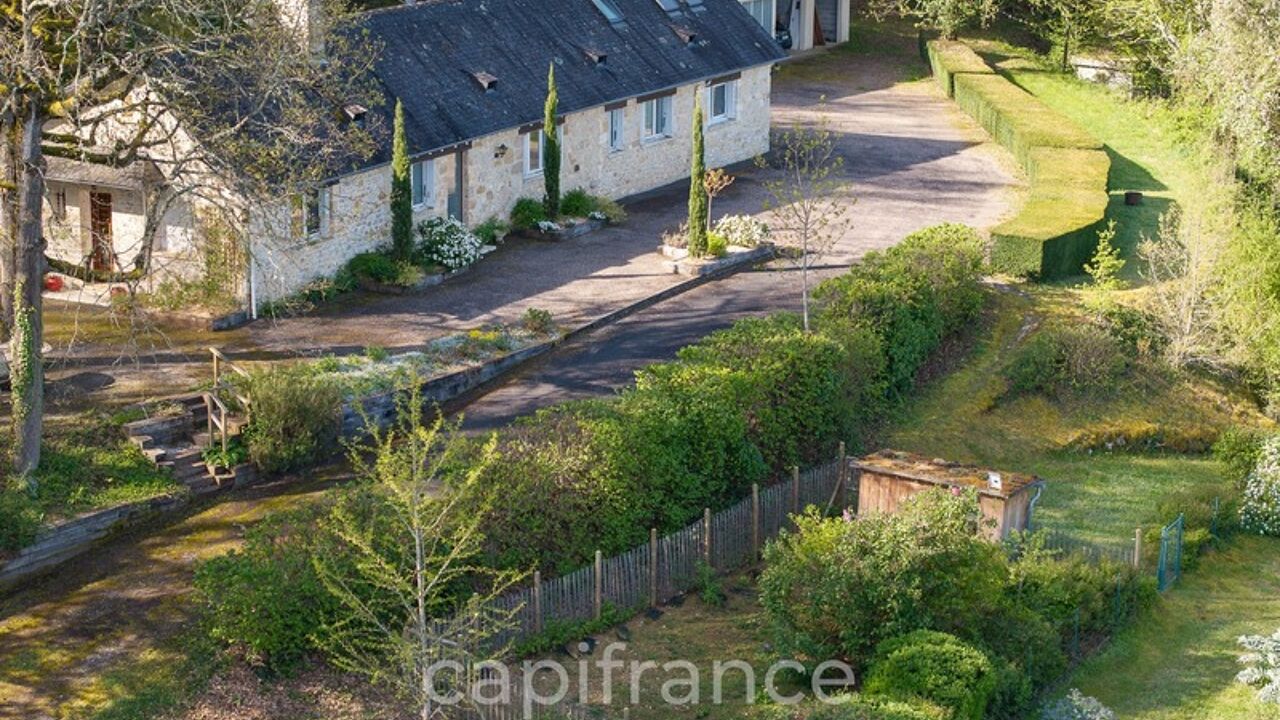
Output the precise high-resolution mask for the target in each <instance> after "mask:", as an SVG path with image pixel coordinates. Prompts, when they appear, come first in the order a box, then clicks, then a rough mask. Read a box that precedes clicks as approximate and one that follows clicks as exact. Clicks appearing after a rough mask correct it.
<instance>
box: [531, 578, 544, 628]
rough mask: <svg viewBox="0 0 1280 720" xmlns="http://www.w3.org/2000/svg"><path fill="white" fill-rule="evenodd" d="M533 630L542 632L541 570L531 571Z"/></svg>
mask: <svg viewBox="0 0 1280 720" xmlns="http://www.w3.org/2000/svg"><path fill="white" fill-rule="evenodd" d="M533 631H534V633H537V634H542V571H541V570H534V571H533Z"/></svg>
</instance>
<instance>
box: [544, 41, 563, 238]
mask: <svg viewBox="0 0 1280 720" xmlns="http://www.w3.org/2000/svg"><path fill="white" fill-rule="evenodd" d="M559 113H560V91H559V90H558V89H557V88H556V66H555V64H552V65H551V69H550V70H548V71H547V103H546V107H545V108H544V109H543V118H542V134H543V146H542V179H543V186H544V188H545V190H546V194H545V195H544V196H543V200H542V204H543V206H544V207H545V209H546V211H547V219H548V220H555V219H556V218H557V217H560V128H559V126H558V125H557V124H556V123H557V122H559V117H558V115H559Z"/></svg>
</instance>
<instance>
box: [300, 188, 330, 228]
mask: <svg viewBox="0 0 1280 720" xmlns="http://www.w3.org/2000/svg"><path fill="white" fill-rule="evenodd" d="M331 202H333V193H332V192H331V190H330V189H329V188H327V187H323V188H316V189H315V190H310V191H308V192H306V193H303V195H302V198H301V206H302V207H301V208H299V209H300V210H301V216H302V217H301V218H300V219H301V223H299V224H300V225H301V230H302V237H303V239H311V238H316V237H319V236H321V235H327V234H328V233H329V215H330V207H329V204H330V203H331Z"/></svg>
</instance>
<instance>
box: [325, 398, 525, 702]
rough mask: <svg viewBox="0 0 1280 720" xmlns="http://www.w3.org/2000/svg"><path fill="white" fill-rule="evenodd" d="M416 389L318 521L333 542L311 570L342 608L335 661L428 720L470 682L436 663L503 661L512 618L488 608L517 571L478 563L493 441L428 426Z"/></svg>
mask: <svg viewBox="0 0 1280 720" xmlns="http://www.w3.org/2000/svg"><path fill="white" fill-rule="evenodd" d="M418 386H419V383H418V382H415V381H414V380H412V379H411V380H410V381H409V384H408V388H409V389H406V390H405V391H404V393H403V397H402V399H401V402H400V405H399V412H398V420H397V422H396V424H395V425H394V426H393V427H392V428H391V429H389V430H385V431H383V430H377V429H374V430H373V431H372V437H371V439H370V441H369V443H368V445H367V446H365V447H359V448H356V449H355V450H354V451H353V452H352V454H351V460H352V463H353V465H354V466H355V468H356V471H357V474H358V476H359V477H360V478H361V480H362V484H361V485H360V486H358V488H357V489H355V490H354V491H351V492H349V493H347V494H345V495H343V496H342V497H341V498H340V499H339V500H338V501H337V502H336V503H335V506H334V508H333V509H332V511H331V512H330V513H329V514H328V515H327V516H325V518H324V519H323V520H322V523H321V527H320V528H319V530H320V533H319V537H320V538H321V539H322V540H321V542H322V543H331V546H330V547H328V548H321V550H320V551H319V552H317V553H316V554H315V555H314V556H313V563H314V566H315V569H316V573H317V576H318V577H319V579H320V581H321V583H323V585H324V587H325V588H326V590H327V591H328V592H329V593H330V594H331V595H332V596H333V598H334V599H335V600H336V601H337V604H338V606H339V608H340V612H338V613H336V614H335V616H334V618H333V620H332V621H331V622H329V623H328V624H327V625H325V626H324V627H323V628H321V630H320V632H319V634H318V635H319V640H320V643H321V645H322V646H323V647H324V648H325V650H326V652H327V654H328V657H329V658H330V659H331V661H332V662H333V663H334V664H335V665H337V666H338V667H339V668H342V669H344V670H348V671H351V672H355V673H359V674H362V675H365V676H367V677H369V678H371V679H372V680H374V681H375V682H380V683H385V684H386V685H388V686H390V687H391V688H393V689H395V690H396V691H397V692H398V693H399V694H400V695H402V696H403V697H405V698H406V699H408V700H410V701H412V702H413V703H414V707H415V708H416V709H417V710H418V711H419V713H420V716H421V717H422V718H423V720H428V719H429V718H433V717H436V715H435V713H436V712H437V710H438V709H439V707H440V700H441V698H443V697H447V696H450V695H452V694H453V693H454V692H455V691H458V690H461V689H462V688H461V687H460V685H461V684H463V683H465V682H467V681H468V680H469V679H473V678H469V676H468V675H467V673H466V671H464V672H463V674H462V675H456V674H451V675H444V674H439V673H437V672H436V670H437V667H436V666H437V663H440V662H441V661H451V662H457V663H459V664H460V665H461V666H462V667H464V668H473V667H474V666H475V665H476V664H478V663H481V662H484V661H486V660H489V659H492V658H497V657H501V656H502V655H503V654H504V652H505V648H504V647H501V646H499V645H496V644H495V643H494V642H493V640H494V638H495V636H496V635H497V633H499V632H501V631H503V630H504V629H506V628H507V627H509V624H510V621H511V616H510V613H508V612H504V611H499V610H496V609H495V607H494V603H493V601H494V600H495V599H496V598H497V597H498V596H500V595H501V594H502V593H504V592H506V591H507V590H509V589H510V588H511V587H512V585H514V584H515V583H516V582H518V581H520V580H521V579H522V575H520V574H517V573H514V572H507V571H497V570H493V569H490V568H487V567H486V566H485V563H483V561H482V558H481V552H482V550H483V536H482V535H481V532H480V528H481V525H482V523H483V522H484V521H485V519H486V517H487V516H488V514H489V511H490V508H491V507H492V506H493V503H494V501H495V498H496V494H497V490H498V488H494V487H485V486H483V485H482V483H481V476H482V474H483V473H484V471H485V469H486V468H487V467H488V466H489V464H490V462H491V461H492V460H493V458H494V453H495V448H496V438H494V437H490V438H489V439H488V440H487V441H485V442H483V443H481V444H480V445H479V446H476V445H475V444H474V443H472V442H470V441H468V440H467V439H466V438H465V437H464V436H462V435H461V434H460V433H459V432H458V430H457V428H456V427H455V426H452V425H448V424H446V423H445V421H444V419H443V417H441V416H437V417H436V418H435V419H434V420H428V419H427V418H425V417H424V415H423V410H422V406H423V399H422V396H421V394H420V392H419V391H418V390H417V388H418ZM462 694H463V695H466V693H465V692H464V693H462Z"/></svg>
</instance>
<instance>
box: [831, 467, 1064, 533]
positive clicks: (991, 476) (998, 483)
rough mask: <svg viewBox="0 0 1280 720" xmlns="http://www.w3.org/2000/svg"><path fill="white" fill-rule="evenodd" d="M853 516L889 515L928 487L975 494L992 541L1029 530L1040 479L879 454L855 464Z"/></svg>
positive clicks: (1031, 476) (1041, 481)
mask: <svg viewBox="0 0 1280 720" xmlns="http://www.w3.org/2000/svg"><path fill="white" fill-rule="evenodd" d="M855 467H856V469H857V471H858V474H859V476H860V479H859V481H858V514H859V515H864V514H866V513H872V512H884V513H893V512H897V510H898V506H899V505H900V504H901V503H902V501H903V500H905V499H907V498H909V497H911V496H912V495H915V494H916V493H919V492H923V491H925V490H928V489H930V488H938V487H940V488H947V489H953V490H976V491H977V492H978V503H979V505H980V506H981V508H982V514H983V515H984V516H986V517H987V518H988V519H989V520H992V521H994V523H995V525H994V527H991V528H988V530H987V532H988V535H989V536H990V537H991V539H993V540H1003V539H1005V538H1007V537H1009V534H1010V533H1013V532H1017V531H1022V530H1026V529H1028V527H1030V524H1031V514H1032V512H1033V511H1034V509H1035V504H1036V500H1037V499H1039V497H1040V493H1041V491H1042V490H1043V489H1044V481H1043V480H1041V479H1040V478H1038V477H1036V476H1034V475H1024V474H1021V473H1009V472H1001V471H996V470H991V469H988V468H981V467H978V466H976V465H963V464H960V463H954V462H948V461H946V460H939V459H929V458H926V457H924V456H923V455H916V454H913V453H907V452H900V451H897V450H882V451H880V452H878V453H875V454H874V455H868V456H867V457H865V458H862V459H861V460H859V461H858V462H857V463H856V464H855Z"/></svg>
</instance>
